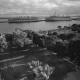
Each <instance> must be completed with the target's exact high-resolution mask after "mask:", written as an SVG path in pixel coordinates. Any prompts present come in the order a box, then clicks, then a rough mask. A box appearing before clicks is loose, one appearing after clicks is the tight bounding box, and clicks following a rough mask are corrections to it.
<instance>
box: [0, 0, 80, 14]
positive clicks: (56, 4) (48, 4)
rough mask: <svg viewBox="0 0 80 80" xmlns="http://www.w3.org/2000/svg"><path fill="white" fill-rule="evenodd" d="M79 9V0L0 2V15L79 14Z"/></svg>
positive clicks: (16, 0)
mask: <svg viewBox="0 0 80 80" xmlns="http://www.w3.org/2000/svg"><path fill="white" fill-rule="evenodd" d="M5 4H6V5H5ZM79 8H80V0H0V14H31V15H32V14H35V15H37V14H39V15H50V14H53V13H54V12H55V11H56V12H57V13H60V14H66V13H70V14H77V13H78V14H79V13H80V10H79ZM75 9H76V10H75ZM67 11H68V12H67ZM75 11H76V12H75Z"/></svg>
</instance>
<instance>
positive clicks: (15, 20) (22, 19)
mask: <svg viewBox="0 0 80 80" xmlns="http://www.w3.org/2000/svg"><path fill="white" fill-rule="evenodd" d="M38 21H40V20H39V19H38V17H29V16H27V17H15V18H10V19H8V23H25V22H38Z"/></svg>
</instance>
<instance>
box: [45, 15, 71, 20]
mask: <svg viewBox="0 0 80 80" xmlns="http://www.w3.org/2000/svg"><path fill="white" fill-rule="evenodd" d="M71 20H72V18H71V17H70V16H50V17H46V18H45V21H71Z"/></svg>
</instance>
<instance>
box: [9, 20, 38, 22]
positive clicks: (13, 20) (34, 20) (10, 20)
mask: <svg viewBox="0 0 80 80" xmlns="http://www.w3.org/2000/svg"><path fill="white" fill-rule="evenodd" d="M8 22H9V23H26V22H39V20H13V21H11V20H8Z"/></svg>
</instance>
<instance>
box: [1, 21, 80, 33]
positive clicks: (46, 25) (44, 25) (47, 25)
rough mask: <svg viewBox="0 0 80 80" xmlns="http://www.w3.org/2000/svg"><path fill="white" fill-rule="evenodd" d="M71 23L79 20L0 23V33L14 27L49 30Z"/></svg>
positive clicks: (11, 29) (12, 29)
mask: <svg viewBox="0 0 80 80" xmlns="http://www.w3.org/2000/svg"><path fill="white" fill-rule="evenodd" d="M73 23H77V24H79V23H80V21H56V22H45V21H41V22H32V23H0V33H3V32H9V31H14V30H15V28H17V27H18V28H21V29H24V30H25V29H29V30H34V31H38V30H51V29H56V28H57V26H59V25H60V26H62V27H63V26H69V25H71V24H73Z"/></svg>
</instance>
